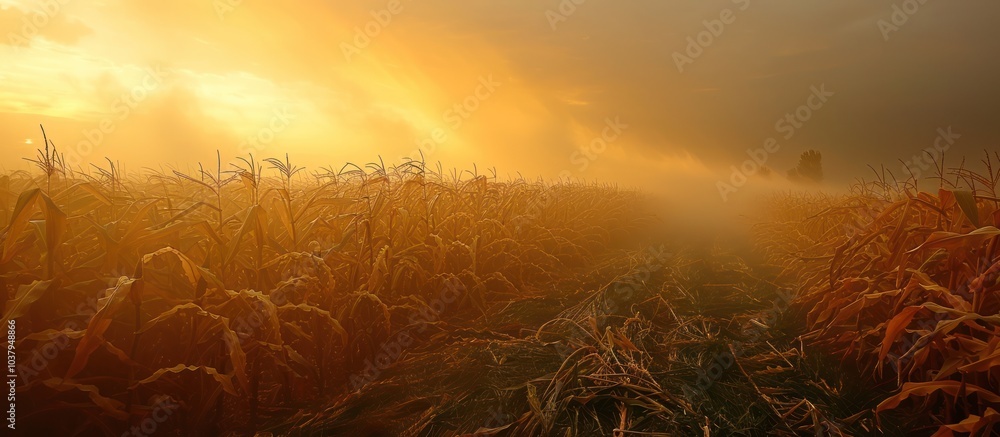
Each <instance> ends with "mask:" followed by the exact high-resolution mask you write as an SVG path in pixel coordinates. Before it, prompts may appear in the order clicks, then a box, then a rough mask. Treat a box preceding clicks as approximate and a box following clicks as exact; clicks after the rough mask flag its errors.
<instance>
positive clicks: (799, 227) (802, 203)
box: [759, 153, 1000, 436]
mask: <svg viewBox="0 0 1000 437" xmlns="http://www.w3.org/2000/svg"><path fill="white" fill-rule="evenodd" d="M993 158H997V159H998V160H1000V155H994V156H990V155H989V154H988V153H987V154H986V157H985V159H984V160H983V164H984V166H985V167H986V173H985V174H980V173H976V172H973V171H970V170H968V169H967V168H965V166H964V163H963V165H962V166H960V167H958V168H955V169H951V170H948V171H946V170H945V169H944V164H943V163H941V164H940V167H939V168H938V178H937V179H938V180H939V181H940V182H939V189H938V191H937V193H933V194H932V193H928V192H924V191H919V190H917V181H915V180H913V179H912V178H911V179H909V180H906V181H902V182H898V181H895V180H890V179H889V178H885V177H881V176H880V177H879V178H878V179H877V180H876V181H875V182H871V183H862V184H859V185H857V186H856V187H855V188H854V190H852V194H851V195H848V196H825V195H818V196H814V197H802V196H779V197H776V198H774V199H773V203H775V206H774V207H773V208H770V209H769V210H770V211H774V212H775V215H774V217H772V220H771V221H770V222H769V223H768V224H765V225H761V226H760V228H759V231H760V232H759V237H760V240H761V246H762V247H764V248H766V249H765V250H766V251H767V253H768V254H769V255H770V257H771V258H772V259H773V260H774V261H775V262H776V263H778V264H780V265H782V266H783V267H784V268H785V269H784V273H785V274H786V275H788V276H790V277H794V278H795V279H796V281H797V282H798V283H799V284H801V289H800V293H799V298H798V302H797V305H799V306H801V307H802V308H805V309H806V318H805V321H804V322H805V324H806V327H807V329H808V332H807V333H806V334H804V335H802V337H801V338H802V339H803V341H807V342H809V343H811V344H813V345H816V346H817V347H819V348H821V349H822V350H824V351H826V352H828V353H831V354H834V355H836V356H839V357H840V358H841V359H842V362H843V364H842V365H843V366H845V367H846V366H852V367H857V368H859V369H862V372H863V373H864V374H866V375H868V376H869V377H870V379H869V380H870V381H889V382H890V383H891V384H892V385H893V386H894V389H895V390H894V392H893V393H892V395H891V396H887V397H885V398H884V399H883V400H881V402H880V403H879V404H878V405H877V407H876V408H875V411H876V413H877V414H879V415H887V414H888V413H891V412H902V413H904V414H903V416H902V417H907V418H910V422H911V423H909V424H908V427H909V428H911V429H924V430H928V432H930V431H933V434H934V435H935V436H953V435H974V436H980V435H995V434H996V433H997V432H1000V426H998V422H1000V414H998V413H997V408H998V407H1000V404H998V402H1000V349H998V345H1000V316H998V315H1000V284H998V280H997V279H998V275H1000V250H998V247H997V244H998V239H997V236H998V235H1000V230H998V229H997V227H998V226H1000V198H998V196H997V188H998V182H1000V169H995V168H994V164H995V163H994V161H993ZM960 187H961V188H960ZM965 187H967V188H965ZM831 205H832V206H831ZM917 418H919V419H917Z"/></svg>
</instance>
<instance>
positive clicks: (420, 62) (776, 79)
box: [0, 0, 1000, 191]
mask: <svg viewBox="0 0 1000 437" xmlns="http://www.w3.org/2000/svg"><path fill="white" fill-rule="evenodd" d="M908 2H909V3H912V4H910V5H908V6H907V5H905V3H908ZM908 2H902V1H901V2H896V3H895V5H900V7H901V8H903V7H905V8H906V9H908V10H910V12H912V14H911V13H907V12H905V11H903V12H896V15H897V17H895V18H896V19H897V21H896V24H898V26H896V25H893V26H894V27H892V28H889V27H886V24H891V23H892V19H893V14H894V3H893V2H889V1H867V0H865V1H862V0H849V1H847V0H845V1H836V2H833V1H802V0H796V1H791V0H785V1H770V2H764V1H761V0H733V1H730V0H717V1H700V0H699V1H694V0H690V1H654V0H644V1H640V0H636V1H611V0H575V1H571V0H562V1H560V0H506V1H485V0H466V1H443V0H391V1H390V0H376V1H368V0H364V1H347V0H335V1H298V2H273V1H269V2H264V1H261V0H171V1H162V2H148V1H119V0H94V1H83V0H24V1H19V0H0V31H2V33H3V38H2V39H0V59H2V60H3V63H2V66H0V143H2V145H3V149H2V152H0V153H2V155H0V157H2V163H3V165H4V168H7V169H11V168H21V166H22V165H23V163H20V162H18V161H20V158H21V157H27V156H31V155H33V154H34V148H35V147H37V146H38V145H39V144H41V136H40V132H39V130H38V124H39V123H44V124H45V126H46V129H47V131H48V134H49V136H50V138H52V139H53V140H54V141H55V143H56V144H57V146H58V147H59V148H60V149H62V150H64V151H69V153H68V154H70V155H72V154H73V151H74V150H76V151H77V152H79V153H77V155H79V158H78V162H92V161H98V160H103V158H104V157H105V156H110V157H112V158H114V159H117V160H120V161H122V162H124V163H126V164H127V165H128V166H129V167H131V168H138V167H142V166H149V167H159V166H161V165H163V166H167V165H175V166H179V167H181V168H185V166H187V165H190V164H193V163H195V162H197V161H202V162H209V161H211V160H213V159H214V155H215V150H216V149H220V150H221V151H222V154H223V156H224V157H225V158H224V159H226V160H229V159H231V157H233V156H235V155H236V154H237V153H239V152H241V151H244V152H245V151H255V155H256V156H258V157H267V156H282V155H283V154H284V153H285V152H289V153H290V154H291V156H292V159H293V161H295V160H298V161H299V162H300V163H302V164H304V165H306V166H307V167H309V168H311V169H316V168H318V167H319V166H328V165H330V166H333V167H335V168H339V167H340V166H341V165H342V164H343V163H344V162H345V161H354V162H359V163H366V162H372V161H376V160H377V159H378V158H377V156H378V155H381V156H382V157H383V158H384V159H385V160H386V161H387V162H392V161H398V159H399V158H400V157H401V156H404V155H410V154H411V153H412V152H413V151H415V150H417V149H418V146H419V144H423V145H424V151H425V154H426V155H427V158H428V160H429V161H439V160H440V161H443V162H444V163H445V165H446V166H449V167H452V166H455V167H459V168H470V167H471V165H472V163H477V164H478V165H479V168H480V169H482V168H484V167H493V166H496V167H497V168H498V170H499V171H500V173H501V175H505V174H516V173H517V172H521V173H523V174H525V175H526V176H528V175H530V176H535V175H542V176H544V177H549V178H551V177H556V176H558V175H559V174H563V175H569V176H572V177H582V178H587V179H595V178H596V179H602V180H610V181H619V182H623V183H627V184H642V185H647V184H654V185H655V184H674V183H677V181H678V178H676V177H671V176H676V175H684V176H685V177H688V176H689V177H691V178H700V179H704V180H705V181H708V182H706V183H705V184H703V185H704V187H705V189H706V191H712V190H714V181H715V180H716V179H718V178H719V177H728V174H729V166H731V165H739V164H740V163H741V162H743V161H745V160H746V159H747V154H746V150H747V149H748V148H757V147H761V146H762V144H763V143H764V142H765V140H766V139H767V138H769V137H775V138H778V139H780V140H781V141H780V142H781V149H780V150H779V151H777V152H774V153H773V154H771V155H770V156H769V158H768V159H769V161H768V165H769V166H771V167H773V168H774V169H775V170H776V171H778V172H781V173H784V172H785V171H786V170H787V169H788V168H790V167H792V166H794V164H795V162H796V161H797V158H798V155H799V154H800V153H801V152H803V151H805V150H808V149H811V148H815V149H819V150H820V151H822V152H823V154H824V158H825V163H826V165H827V168H828V170H827V173H828V175H829V176H830V178H831V179H834V180H849V179H852V178H853V177H855V176H857V175H859V174H862V173H863V172H864V171H866V170H865V167H864V166H865V165H866V164H869V163H871V164H876V165H877V164H879V163H887V164H889V166H890V167H891V168H893V169H896V170H898V168H899V166H900V165H899V164H898V162H897V159H908V158H910V157H912V156H914V155H919V154H920V153H921V150H922V149H924V148H926V147H930V146H931V145H932V144H933V142H934V140H935V138H936V136H937V135H938V134H937V130H938V128H944V127H948V126H952V127H953V129H954V130H955V131H956V132H959V133H961V135H962V137H961V139H960V140H959V141H958V142H957V143H956V145H954V146H953V147H952V150H951V151H949V153H954V154H966V155H969V156H975V157H976V158H977V159H978V157H979V156H978V154H979V153H981V150H982V149H984V148H988V149H993V150H995V149H996V148H997V147H998V144H1000V135H998V133H997V132H998V130H997V129H996V125H997V124H996V123H997V122H998V120H997V116H998V115H1000V111H998V110H997V102H998V101H1000V86H997V81H998V80H1000V57H998V56H997V54H998V53H1000V30H998V29H1000V27H997V26H995V24H994V23H993V21H994V20H995V19H996V17H998V16H1000V2H995V1H969V2H946V1H943V0H927V1H925V2H924V3H923V4H919V3H917V2H916V0H908ZM576 3H579V4H576ZM568 5H574V6H573V7H569V6H568ZM914 5H919V7H918V8H913V7H912V6H914ZM727 10H728V12H724V11H727ZM38 11H45V12H38ZM900 14H902V15H900ZM903 16H905V17H906V19H905V22H902V17H903ZM720 17H723V18H725V19H726V20H725V21H727V22H728V23H723V26H722V27H721V28H719V27H716V28H714V29H711V30H715V31H716V33H717V34H718V35H717V36H715V35H712V38H711V41H710V42H709V43H708V44H698V43H697V41H698V36H699V33H703V35H702V36H701V41H702V42H706V41H709V38H707V36H706V35H707V34H704V32H708V31H709V30H706V24H705V21H706V20H710V21H713V20H720ZM880 20H884V22H883V23H882V25H881V27H880ZM32 21H33V22H34V23H36V24H37V25H32V24H26V23H31V22H32ZM380 21H381V23H380ZM720 22H721V21H720ZM716 24H717V23H716ZM713 26H714V25H712V24H709V26H708V27H709V28H712V27H713ZM887 29H888V30H887ZM359 35H363V36H359ZM886 35H887V36H888V41H887V40H886ZM689 37H691V38H692V39H693V40H695V41H696V43H695V44H697V45H698V47H688V46H689V45H690V44H691V43H690V42H689V40H688V38H689ZM689 49H691V50H689ZM675 53H679V54H683V55H685V56H688V58H689V60H690V61H692V62H690V63H684V65H683V72H682V71H679V68H678V66H677V63H678V59H679V58H678V56H677V55H675ZM692 54H697V56H694V57H692V56H690V55H692ZM820 85H825V86H826V87H827V88H828V89H829V90H831V91H832V92H835V96H834V97H832V98H830V99H829V101H828V102H827V103H826V104H825V105H824V106H823V107H822V109H819V110H816V111H815V113H813V114H812V115H811V117H810V119H809V120H808V121H807V122H805V123H803V126H802V127H801V128H799V129H797V130H796V133H795V135H794V137H792V138H790V139H787V140H786V139H784V138H783V136H784V134H783V133H781V132H779V131H777V130H776V125H775V123H776V121H777V120H779V119H781V118H782V117H784V115H785V114H786V113H789V112H793V111H795V110H796V109H797V108H798V107H799V106H800V105H805V104H807V98H808V97H809V96H810V94H811V91H810V89H811V87H813V86H820ZM456 105H459V106H458V107H456ZM616 120H617V121H616ZM101 129H104V132H101ZM602 137H603V138H604V139H605V140H608V141H603V142H602V141H595V140H596V139H598V138H602ZM248 138H256V140H254V141H250V142H249V143H248V142H247V139H248ZM29 143H31V144H29Z"/></svg>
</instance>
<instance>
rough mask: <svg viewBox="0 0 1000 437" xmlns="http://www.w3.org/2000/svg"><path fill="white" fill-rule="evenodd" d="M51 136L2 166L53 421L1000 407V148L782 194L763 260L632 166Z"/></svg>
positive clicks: (859, 418) (6, 211) (486, 428)
mask: <svg viewBox="0 0 1000 437" xmlns="http://www.w3.org/2000/svg"><path fill="white" fill-rule="evenodd" d="M31 161H32V162H33V163H34V164H36V165H37V167H38V168H39V169H40V170H41V171H40V172H34V173H32V172H14V173H11V174H9V175H5V176H2V177H0V216H2V217H0V220H2V223H3V226H4V228H3V229H4V231H3V238H2V257H0V269H2V270H0V280H2V281H3V283H2V284H3V286H4V287H5V290H6V291H7V295H6V296H5V297H6V299H5V300H4V302H3V307H2V311H3V313H4V317H5V319H7V320H9V321H13V322H11V323H16V331H17V335H16V342H15V346H16V350H17V354H18V355H17V356H18V361H17V371H16V374H17V381H18V382H17V393H18V402H19V406H18V408H19V411H20V414H19V416H18V418H19V424H18V426H19V427H20V428H19V429H25V430H28V432H29V433H31V434H32V435H122V434H123V433H129V432H131V433H133V434H134V433H141V435H150V434H153V433H154V432H155V433H156V434H163V435H185V436H189V435H190V436H193V435H261V436H264V435H296V436H298V435H342V434H350V435H407V436H418V435H419V436H423V435H434V436H445V435H447V436H453V435H479V436H486V435H497V436H507V435H510V436H520V435H565V436H571V435H581V436H582V435H615V436H630V435H703V436H712V435H786V436H793V435H822V436H825V435H835V436H839V435H870V434H874V433H877V432H880V431H881V432H882V433H886V434H890V435H895V434H900V433H903V432H904V431H905V430H907V429H935V430H936V431H937V435H955V434H956V433H971V434H973V435H986V434H989V433H990V432H993V431H992V430H994V429H995V424H996V422H997V421H998V420H1000V415H998V414H997V411H996V407H997V404H998V403H1000V391H998V389H997V387H998V385H1000V384H998V381H997V376H998V373H997V369H998V368H1000V367H998V366H1000V349H998V344H1000V342H998V338H1000V317H998V316H997V315H996V314H997V313H998V312H1000V301H998V293H997V290H998V286H997V280H996V275H997V273H1000V259H998V253H997V247H996V246H997V238H996V236H997V235H998V234H1000V230H997V228H996V226H998V225H1000V212H998V203H1000V199H998V198H997V195H996V192H995V190H996V186H997V181H998V179H1000V173H998V172H994V171H993V170H992V169H991V170H990V173H989V175H987V176H981V175H977V174H974V173H971V172H968V171H965V170H963V169H958V170H955V171H954V175H955V176H956V177H957V178H958V179H957V181H963V180H966V181H969V182H971V183H972V186H973V187H974V188H973V189H972V190H971V191H962V190H957V189H948V188H944V187H942V188H941V189H940V190H939V192H938V194H936V195H932V194H928V193H925V192H917V191H916V190H915V187H912V186H911V185H906V186H904V187H903V188H898V187H897V186H895V185H892V184H889V183H887V182H886V181H884V180H880V181H879V182H878V183H875V184H868V185H860V186H859V187H858V188H857V190H856V191H855V192H854V193H853V194H852V195H847V196H835V195H822V194H811V195H809V194H788V195H782V196H777V197H775V198H774V199H772V201H771V202H770V203H769V204H768V206H767V210H768V211H769V214H770V215H769V216H768V217H767V220H766V221H765V222H763V223H762V224H760V225H759V226H758V227H757V234H756V235H757V237H758V242H759V247H760V248H761V251H762V254H763V258H764V261H760V260H755V258H756V257H748V256H745V254H738V253H734V252H733V251H732V250H730V249H728V248H727V247H726V246H725V245H721V244H720V245H717V246H714V247H693V248H692V247H677V246H657V245H655V244H650V242H649V241H645V240H644V239H643V235H644V233H645V232H647V231H648V230H649V229H651V227H653V226H656V224H657V222H656V219H655V217H654V216H653V215H652V214H649V213H648V212H646V211H647V210H646V206H645V201H646V199H645V197H644V196H643V195H642V194H640V193H637V192H635V191H632V190H627V189H621V188H618V187H616V186H613V185H601V184H581V183H555V184H553V183H546V182H543V181H529V180H525V179H523V178H522V179H512V180H506V181H504V180H500V179H499V178H498V177H497V176H496V174H495V173H493V172H490V173H489V174H480V172H479V171H478V170H477V169H473V170H472V171H464V172H459V171H457V170H454V171H450V172H448V171H445V170H444V169H442V168H440V167H437V168H430V167H429V166H428V165H426V164H425V163H423V162H416V161H414V162H409V163H406V164H403V165H397V166H386V165H384V164H383V163H381V162H378V163H372V164H368V165H365V166H357V165H352V164H348V165H346V166H344V167H342V168H340V169H339V170H335V169H332V168H330V169H319V170H312V171H311V172H308V171H307V170H306V169H304V168H301V167H298V166H296V165H294V164H293V163H292V162H291V160H290V159H289V158H288V157H287V156H286V157H285V158H284V159H274V158H269V159H265V160H257V159H255V158H254V157H253V156H249V157H247V158H241V159H239V160H237V161H236V164H230V165H226V166H224V165H223V164H222V158H221V156H220V157H219V158H218V160H217V162H216V163H215V165H214V166H212V167H214V168H209V169H206V168H204V167H201V166H199V167H198V169H196V170H192V171H180V170H170V171H159V172H156V171H151V170H144V171H140V172H127V171H125V170H124V169H122V168H121V165H120V164H118V163H115V162H113V161H110V160H109V161H108V162H107V166H105V167H100V166H93V167H92V168H91V169H90V170H89V171H82V170H81V171H73V170H70V169H68V168H66V167H65V166H64V165H63V164H62V162H61V160H60V157H59V155H58V154H56V153H55V152H54V150H53V151H50V150H49V148H48V140H46V148H45V149H44V150H40V151H39V155H38V157H36V158H35V159H32V160H31ZM942 181H944V178H943V177H942ZM942 184H943V182H942ZM830 205H834V206H833V207H830ZM990 224H991V225H990ZM873 387H874V388H873ZM904 409H905V410H921V411H924V412H929V413H930V415H929V418H924V419H912V418H914V417H927V416H919V415H915V414H910V412H904V411H902V410H904ZM53 417H58V418H59V420H52V418H53Z"/></svg>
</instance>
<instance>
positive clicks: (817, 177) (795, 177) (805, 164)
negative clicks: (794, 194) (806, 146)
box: [788, 150, 823, 183]
mask: <svg viewBox="0 0 1000 437" xmlns="http://www.w3.org/2000/svg"><path fill="white" fill-rule="evenodd" d="M788 179H791V180H792V181H793V182H799V183H818V182H822V181H823V155H822V154H821V153H819V151H817V150H809V151H807V152H805V153H803V154H802V156H800V157H799V165H797V166H795V168H793V169H791V170H788Z"/></svg>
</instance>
